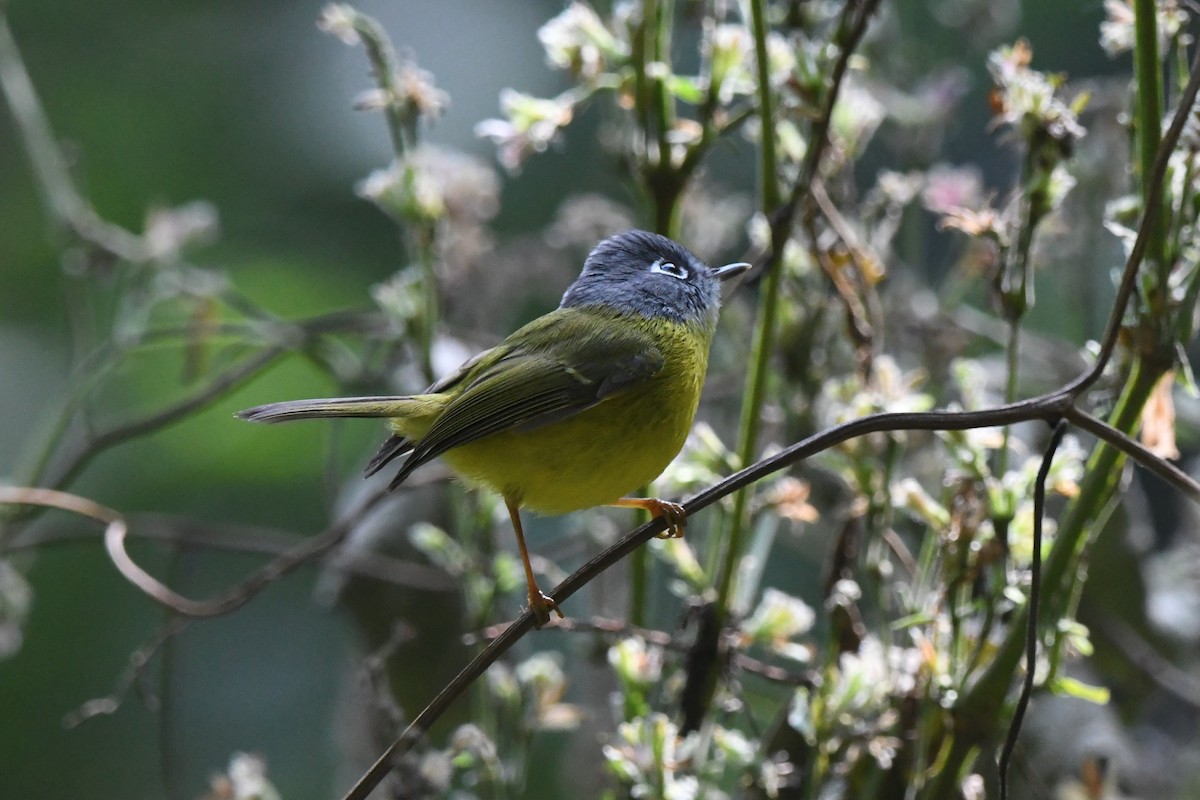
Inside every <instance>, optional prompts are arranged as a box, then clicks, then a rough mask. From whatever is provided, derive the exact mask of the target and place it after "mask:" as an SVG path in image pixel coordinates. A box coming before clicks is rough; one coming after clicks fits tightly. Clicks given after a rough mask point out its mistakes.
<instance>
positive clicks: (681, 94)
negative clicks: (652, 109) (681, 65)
mask: <svg viewBox="0 0 1200 800" xmlns="http://www.w3.org/2000/svg"><path fill="white" fill-rule="evenodd" d="M666 86H667V91H668V92H670V93H671V94H673V95H675V96H676V97H678V98H679V99H680V100H682V101H683V102H685V103H691V104H692V105H699V104H700V103H702V102H703V101H704V89H703V88H701V86H700V81H699V79H698V78H689V77H687V76H686V75H670V76H668V77H667V80H666Z"/></svg>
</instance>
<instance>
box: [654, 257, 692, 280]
mask: <svg viewBox="0 0 1200 800" xmlns="http://www.w3.org/2000/svg"><path fill="white" fill-rule="evenodd" d="M650 271H651V272H661V273H662V274H663V275H670V276H671V277H672V278H679V279H680V280H687V276H688V271H687V267H681V266H679V265H678V264H675V263H673V262H671V261H665V260H663V259H661V258H660V259H659V260H658V261H655V262H654V263H653V264H651V265H650Z"/></svg>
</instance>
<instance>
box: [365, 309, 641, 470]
mask: <svg viewBox="0 0 1200 800" xmlns="http://www.w3.org/2000/svg"><path fill="white" fill-rule="evenodd" d="M597 316H602V315H600V314H597V312H594V311H585V310H582V309H569V310H567V309H564V310H560V311H558V312H555V313H553V314H550V315H547V316H546V317H543V318H541V319H539V320H535V321H534V322H533V323H531V324H530V325H528V326H526V327H525V328H523V329H521V330H520V331H518V332H517V333H516V334H514V335H513V336H512V337H510V339H509V340H508V342H506V343H505V344H504V345H501V346H500V347H499V348H496V350H493V351H489V354H488V355H489V356H490V358H487V359H483V360H481V361H479V362H476V364H475V365H473V366H475V367H476V368H475V369H473V370H467V371H466V372H465V373H464V374H458V375H456V376H454V380H452V381H451V382H450V383H453V384H458V383H464V382H465V384H466V385H465V387H464V388H463V389H462V390H461V391H460V392H459V393H458V395H457V396H456V397H455V398H454V399H453V400H451V401H450V402H449V403H448V404H447V405H446V408H445V410H444V411H443V412H442V413H441V414H440V415H439V416H438V419H437V421H436V422H434V424H433V425H432V426H431V427H430V428H429V430H428V431H427V432H426V434H425V435H424V436H422V437H421V439H420V441H418V442H416V443H415V445H414V447H413V449H412V452H411V453H410V454H409V456H408V458H407V459H406V460H405V462H404V464H403V465H402V466H401V468H400V471H399V472H398V473H397V475H396V477H395V478H394V479H393V481H392V486H397V485H399V484H400V483H401V482H402V481H403V480H404V479H405V478H406V477H408V475H409V474H410V473H411V472H412V471H413V470H414V469H416V468H417V467H419V466H420V465H421V464H424V463H426V462H427V461H430V460H431V459H433V458H436V457H437V456H439V455H441V454H442V453H444V452H446V451H447V450H450V449H452V448H454V447H459V446H461V445H464V444H467V443H468V442H472V441H475V440H477V439H481V438H483V437H484V436H489V435H491V434H494V433H498V432H500V431H504V430H509V429H519V430H534V429H536V428H538V427H541V426H542V425H547V424H550V423H552V422H557V421H559V420H562V419H567V418H569V417H571V416H573V415H575V414H578V413H579V412H580V411H583V410H585V409H587V408H590V407H592V406H594V405H596V404H597V403H600V402H602V401H603V400H604V399H605V398H607V397H611V396H612V395H614V394H618V393H620V392H623V391H625V390H627V389H630V388H632V387H634V386H637V385H639V384H641V383H643V382H644V381H647V380H649V379H650V378H652V377H653V376H654V375H656V374H658V372H659V371H661V370H662V367H663V364H664V358H663V355H662V352H661V351H660V350H659V349H658V348H657V347H656V346H655V345H654V341H653V339H652V338H651V337H650V335H649V334H648V333H647V332H646V331H644V330H642V329H641V328H640V327H638V326H636V325H621V324H616V325H614V324H613V320H612V319H611V318H601V319H596V318H595V317H597ZM564 341H568V342H572V344H573V346H572V347H571V348H569V351H568V348H564V347H563V346H562V343H563V342H564ZM497 351H500V352H497ZM565 351H566V352H565ZM399 454H400V453H395V454H393V455H392V457H395V455H399ZM389 460H390V459H389ZM380 466H382V465H380Z"/></svg>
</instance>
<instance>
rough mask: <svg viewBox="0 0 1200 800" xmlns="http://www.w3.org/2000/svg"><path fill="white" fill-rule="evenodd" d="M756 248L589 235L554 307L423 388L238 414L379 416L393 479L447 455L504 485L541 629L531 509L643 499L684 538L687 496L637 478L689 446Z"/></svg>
mask: <svg viewBox="0 0 1200 800" xmlns="http://www.w3.org/2000/svg"><path fill="white" fill-rule="evenodd" d="M749 267H750V265H749V264H747V263H745V262H737V263H732V264H727V265H725V266H723V267H720V268H712V267H709V266H708V265H706V264H705V263H704V262H703V261H701V260H700V259H699V258H697V257H696V256H694V255H693V254H692V253H691V252H689V251H688V250H687V249H686V248H685V247H684V246H683V245H681V244H679V243H678V242H675V241H673V240H672V239H669V238H667V237H665V236H662V235H659V234H656V233H650V232H647V231H641V230H629V231H624V232H622V233H618V234H616V235H614V236H611V237H609V238H607V239H605V240H603V241H601V242H600V243H599V244H597V245H596V246H595V248H593V249H592V251H591V253H589V255H588V256H587V258H586V259H585V261H584V265H583V270H582V272H581V273H580V274H579V277H578V278H577V279H576V280H575V282H574V283H572V284H571V285H570V286H569V287H568V288H567V290H566V292H565V293H564V294H563V297H562V302H561V303H560V305H559V307H558V308H557V309H555V310H553V311H551V312H549V313H547V314H545V315H543V316H541V317H538V318H536V319H534V320H533V321H531V322H529V323H528V324H526V325H525V326H524V327H521V328H520V329H518V330H517V331H516V332H514V333H513V334H511V335H510V336H509V337H508V338H506V339H505V340H504V341H502V342H501V343H500V344H499V345H497V346H495V347H493V348H492V349H490V350H486V351H484V352H482V353H480V354H478V355H476V356H475V357H474V358H471V359H469V360H468V361H466V362H465V363H464V364H463V365H462V366H461V367H459V368H458V369H457V370H456V371H455V372H453V373H451V374H449V375H447V376H446V377H445V378H443V379H441V380H439V381H437V382H436V383H434V384H433V385H432V386H430V387H429V388H428V389H427V390H426V391H425V392H424V393H422V394H417V395H409V396H391V397H344V398H321V399H313V400H287V401H283V402H276V403H269V404H267V405H261V406H257V407H255V408H250V409H247V410H245V411H241V412H238V414H237V416H238V417H240V418H241V419H244V420H249V421H252V422H265V423H276V422H286V421H291V420H299V419H314V418H325V417H377V418H386V419H387V420H388V421H389V424H390V427H391V430H392V433H391V435H390V436H389V437H388V438H387V440H386V441H385V442H384V443H383V445H382V446H381V447H380V448H379V451H378V452H377V453H376V454H375V456H374V458H372V459H371V461H370V462H369V463H368V464H367V467H366V470H365V474H366V476H368V477H369V476H371V475H374V474H375V473H377V472H379V471H380V470H381V469H383V468H384V467H385V466H387V465H388V464H390V463H391V462H392V461H393V460H395V459H397V458H400V457H401V456H405V458H404V460H403V461H402V462H401V464H400V469H399V470H398V471H397V472H396V474H395V476H394V477H393V478H392V480H391V483H390V485H389V487H388V488H389V489H395V488H396V487H397V486H399V485H400V484H401V483H403V482H404V480H405V479H406V478H407V477H408V476H409V475H410V474H411V473H412V472H413V470H415V469H417V467H419V466H421V465H422V464H425V463H427V462H429V461H431V460H432V459H434V458H438V457H441V459H442V460H443V461H444V462H445V463H446V464H447V465H448V466H449V467H450V469H451V470H452V471H453V472H454V473H455V474H456V475H457V476H458V477H459V478H460V479H462V480H463V481H464V482H466V483H467V484H469V485H473V486H478V487H483V488H486V489H490V490H492V491H494V492H496V493H497V494H499V495H500V496H501V497H502V498H503V500H504V503H505V505H506V507H507V509H508V514H509V517H510V519H511V521H512V526H513V530H514V531H515V533H516V538H517V546H518V549H519V550H520V553H521V560H522V563H523V566H524V570H525V579H526V585H527V589H528V592H529V607H530V610H531V611H532V612H533V619H534V624H535V626H536V627H539V628H540V627H541V626H542V625H544V624H545V623H546V622H548V621H549V619H550V613H551V612H554V613H556V614H558V616H559V617H562V616H563V614H562V611H561V609H559V608H558V606H557V604H556V603H555V601H554V600H553V599H552V598H551V597H549V596H547V595H545V594H543V593H542V591H541V589H540V588H539V587H538V584H537V579H536V578H535V576H534V572H533V567H532V566H531V565H530V562H529V551H528V549H527V548H526V546H525V535H524V530H523V527H522V524H521V514H520V512H521V509H528V510H530V511H534V512H539V513H543V514H566V513H570V512H573V511H579V510H582V509H586V508H593V507H597V506H620V507H625V508H641V509H645V510H647V511H649V512H650V513H651V515H653V516H655V517H663V518H665V520H666V522H667V529H666V532H665V535H667V536H682V535H683V531H684V526H685V524H686V513H685V511H684V509H683V507H682V506H681V505H679V504H677V503H673V502H669V501H667V500H662V499H659V498H654V497H630V496H628V495H629V493H630V492H633V491H635V490H636V489H637V488H638V487H641V486H645V485H646V484H648V483H650V481H652V480H654V479H655V478H656V477H658V476H659V475H660V474H661V473H662V471H663V470H664V469H665V468H666V467H667V465H668V464H669V463H670V462H671V461H672V459H674V458H675V456H676V455H677V454H678V453H679V451H680V450H681V449H682V448H683V444H684V441H685V440H686V438H687V435H688V433H689V431H690V430H691V427H692V421H693V419H694V417H695V414H696V410H697V408H698V406H699V402H700V394H701V388H702V386H703V383H704V378H705V373H706V372H707V369H708V354H709V348H710V346H711V344H712V339H713V334H714V331H715V329H716V324H717V317H718V312H719V309H720V305H721V292H720V287H721V283H722V282H723V281H725V280H728V279H729V278H731V277H733V276H735V275H740V274H742V273H743V272H745V271H746V270H747V269H749Z"/></svg>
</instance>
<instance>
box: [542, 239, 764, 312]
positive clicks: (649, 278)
mask: <svg viewBox="0 0 1200 800" xmlns="http://www.w3.org/2000/svg"><path fill="white" fill-rule="evenodd" d="M749 266H750V265H749V264H745V263H737V264H729V265H727V266H724V267H721V268H719V269H713V268H712V267H709V266H708V265H707V264H705V263H704V262H703V261H701V260H700V259H698V258H696V257H695V256H694V255H692V254H691V253H690V252H688V250H687V248H685V247H684V246H683V245H681V244H679V243H678V242H675V241H672V240H671V239H668V238H667V237H665V236H660V235H659V234H657V233H649V232H647V231H636V230H635V231H625V232H624V233H618V234H617V235H615V236H611V237H609V238H608V239H605V240H604V241H602V242H600V244H598V245H596V247H595V248H594V249H593V250H592V252H591V254H589V255H588V257H587V261H585V262H584V264H583V272H582V273H580V275H579V278H578V279H576V281H575V282H574V283H573V284H571V286H570V287H569V288H568V289H567V291H566V294H564V295H563V299H562V307H563V308H572V307H585V306H586V307H600V308H609V309H613V310H616V311H618V312H621V313H629V314H639V315H642V316H645V317H650V318H658V319H668V320H671V321H672V322H681V323H682V322H686V323H699V324H704V325H709V326H711V325H713V324H715V322H716V317H717V311H718V309H719V308H720V307H721V289H720V287H721V281H723V280H726V279H728V278H730V277H732V276H734V275H738V274H741V273H742V272H744V271H745V270H747V269H748V268H749Z"/></svg>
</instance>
